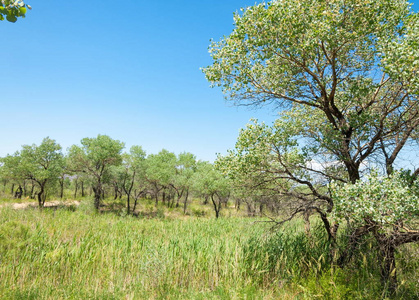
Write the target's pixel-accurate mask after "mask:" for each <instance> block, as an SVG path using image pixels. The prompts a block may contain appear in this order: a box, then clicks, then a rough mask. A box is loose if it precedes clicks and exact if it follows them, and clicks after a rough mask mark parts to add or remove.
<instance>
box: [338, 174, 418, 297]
mask: <svg viewBox="0 0 419 300" xmlns="http://www.w3.org/2000/svg"><path fill="white" fill-rule="evenodd" d="M332 191H333V198H334V203H335V209H334V211H333V214H334V216H335V217H336V218H337V219H340V220H341V221H344V220H350V221H351V223H350V224H351V226H353V227H356V228H358V230H359V228H361V229H363V230H368V231H371V232H372V233H373V235H374V238H375V239H376V241H377V242H378V245H379V255H380V256H381V260H382V261H381V265H380V269H381V277H382V280H383V281H384V283H386V281H387V280H388V281H389V286H390V288H391V289H392V290H395V289H396V286H397V275H396V274H397V273H396V259H395V252H396V249H397V248H398V247H399V246H400V245H403V244H405V243H406V242H411V241H419V231H414V230H412V226H415V224H414V222H415V220H417V219H418V217H419V181H418V180H416V181H413V182H412V181H409V180H406V178H404V176H403V173H399V172H395V173H393V174H392V175H391V176H387V177H382V176H377V175H376V174H371V175H370V176H367V178H365V180H364V181H358V182H356V183H355V184H346V185H343V186H342V185H335V186H333V187H332ZM353 238H357V236H354V237H353ZM352 244H354V243H352ZM345 251H347V252H348V253H349V254H352V251H353V249H346V250H345ZM343 257H345V258H346V259H347V258H348V257H347V256H343Z"/></svg>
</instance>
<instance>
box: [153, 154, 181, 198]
mask: <svg viewBox="0 0 419 300" xmlns="http://www.w3.org/2000/svg"><path fill="white" fill-rule="evenodd" d="M176 161H177V160H176V155H175V154H174V153H173V152H169V151H167V150H166V149H163V150H161V151H160V152H159V153H157V154H150V155H149V156H147V159H146V164H147V169H146V177H147V181H148V182H149V183H150V185H151V188H152V190H153V193H154V198H155V200H156V206H157V203H158V196H159V194H160V192H161V191H162V190H163V199H162V200H163V202H164V201H165V200H166V199H165V198H166V195H165V191H168V189H169V188H170V186H171V184H172V182H173V180H174V177H175V174H176Z"/></svg>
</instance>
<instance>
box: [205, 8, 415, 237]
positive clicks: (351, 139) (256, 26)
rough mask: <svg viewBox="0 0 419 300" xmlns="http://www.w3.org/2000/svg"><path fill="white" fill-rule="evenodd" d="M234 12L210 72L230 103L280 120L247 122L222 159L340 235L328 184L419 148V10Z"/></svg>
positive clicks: (350, 179) (244, 180)
mask: <svg viewBox="0 0 419 300" xmlns="http://www.w3.org/2000/svg"><path fill="white" fill-rule="evenodd" d="M234 20H235V28H234V30H233V32H232V33H231V34H230V35H229V36H227V37H225V38H223V39H222V40H221V41H220V42H214V43H213V44H212V45H211V47H210V52H211V55H212V58H213V60H214V63H213V64H212V65H211V66H209V67H207V68H204V70H203V71H204V73H205V75H206V77H207V79H208V80H209V81H210V82H211V83H212V85H213V86H218V87H221V89H222V90H223V92H224V93H225V95H226V98H227V99H229V100H232V101H234V102H235V103H236V104H238V105H250V106H261V105H265V104H273V105H275V106H276V107H277V108H280V117H279V119H278V120H277V121H276V122H275V124H274V125H273V126H272V127H269V126H266V125H264V124H260V123H258V122H254V123H253V124H249V125H248V127H247V128H246V129H245V130H243V131H242V132H241V134H240V137H239V139H238V143H237V145H236V149H235V151H231V152H230V153H229V155H228V156H227V157H226V158H220V161H219V163H218V165H219V166H220V167H221V168H222V169H223V171H224V172H225V173H226V174H230V175H231V176H233V177H235V178H238V179H239V182H240V184H245V185H247V186H248V187H250V186H252V187H253V188H256V187H257V188H263V189H265V190H270V191H272V192H275V193H277V194H278V195H286V196H287V197H286V198H285V199H286V200H284V201H285V202H286V207H287V209H289V216H290V217H289V218H292V217H294V216H296V215H298V214H300V213H307V212H315V213H317V214H319V216H320V218H321V219H322V221H323V224H324V227H325V229H326V231H327V233H328V235H329V237H330V239H331V241H332V242H333V241H335V239H336V233H337V230H338V228H339V222H334V221H333V218H331V215H330V214H331V212H332V211H333V207H334V205H335V203H334V199H333V198H332V196H331V194H330V190H329V187H328V183H330V182H331V181H332V180H334V181H338V182H342V183H351V184H355V183H356V182H357V181H358V180H360V179H361V178H362V176H363V174H364V173H368V172H369V168H370V167H371V166H376V167H379V166H383V167H384V169H385V171H386V173H387V174H391V173H392V172H393V170H394V164H395V163H396V160H397V158H398V157H399V155H400V153H401V150H402V149H403V148H404V147H405V145H406V144H409V143H410V144H412V145H414V146H415V147H417V141H418V140H417V131H418V125H419V110H418V105H419V101H418V94H419V89H418V86H419V85H418V77H419V76H417V75H418V62H419V52H418V51H417V49H418V48H417V45H418V32H419V31H418V30H417V29H418V28H419V17H418V14H417V13H413V12H411V11H410V5H409V3H408V2H406V1H402V0H374V1H373V0H366V1H358V0H349V1H340V0H330V1H320V0H283V1H272V2H269V3H267V4H265V3H262V4H259V5H255V6H252V7H249V8H247V9H244V10H242V13H241V14H236V15H235V17H234ZM414 173H415V174H418V170H416V172H414ZM289 218H288V219H289ZM365 221H366V220H365ZM369 228H370V227H369ZM355 233H359V234H361V235H364V234H369V233H370V231H361V230H357V229H355V230H354V234H355ZM410 237H412V239H411V240H409V239H405V242H408V241H413V240H414V239H413V237H414V235H410Z"/></svg>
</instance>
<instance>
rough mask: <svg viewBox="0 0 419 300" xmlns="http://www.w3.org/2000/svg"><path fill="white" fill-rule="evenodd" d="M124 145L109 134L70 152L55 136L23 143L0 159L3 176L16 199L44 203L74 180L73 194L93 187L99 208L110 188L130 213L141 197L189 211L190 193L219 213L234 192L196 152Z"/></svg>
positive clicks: (84, 142) (41, 204)
mask: <svg viewBox="0 0 419 300" xmlns="http://www.w3.org/2000/svg"><path fill="white" fill-rule="evenodd" d="M123 149H124V143H122V142H120V141H118V140H113V139H111V138H110V137H109V136H106V135H98V136H97V137H96V138H85V139H83V140H82V141H81V146H78V145H73V146H71V147H70V148H69V149H68V151H67V153H66V154H63V153H62V149H61V146H60V145H59V144H58V143H57V142H56V141H55V140H52V139H50V138H45V139H44V140H43V141H42V143H41V144H40V145H24V146H22V149H21V150H20V151H17V152H16V153H14V154H13V155H7V156H6V157H4V158H2V159H1V167H0V177H1V180H2V183H3V187H4V189H5V187H6V185H7V184H9V185H11V186H12V187H11V192H12V194H13V195H14V196H15V197H19V198H20V197H22V196H27V195H28V197H33V198H34V197H35V196H36V198H37V200H38V204H39V207H43V206H44V204H45V200H46V198H47V191H52V190H54V189H55V190H56V189H57V187H58V188H59V194H60V197H61V198H62V197H63V194H64V189H65V187H66V186H68V185H69V184H70V183H71V186H72V187H73V189H74V197H76V196H77V192H78V191H80V192H81V196H84V195H85V189H86V187H89V188H90V189H91V191H93V195H94V206H95V208H96V209H99V208H100V206H101V201H102V200H103V199H104V197H105V193H106V191H109V190H112V191H113V194H114V195H113V197H114V198H115V199H116V198H122V197H124V198H125V199H126V209H127V213H128V214H130V213H133V212H135V210H136V208H137V204H138V200H139V199H141V198H145V197H152V198H154V199H155V203H156V206H157V204H158V202H159V201H161V202H162V203H163V204H166V205H167V206H171V207H173V206H176V207H179V206H180V205H183V211H184V213H186V210H187V205H188V202H189V201H190V197H191V194H192V193H193V194H194V195H195V196H197V197H201V198H203V199H205V202H209V200H211V202H212V204H213V205H214V210H215V213H216V216H217V217H218V216H219V212H220V209H221V204H222V203H225V202H226V201H227V200H228V198H229V195H230V183H229V181H228V180H227V179H226V178H225V177H224V176H222V175H221V173H220V172H218V171H217V170H215V169H214V166H213V165H212V164H210V163H208V162H204V161H199V160H197V159H196V157H195V155H193V154H192V153H187V152H184V153H180V154H179V155H175V154H174V153H172V152H169V151H167V150H165V149H163V150H162V151H160V152H159V153H157V154H150V155H148V156H147V155H146V152H145V151H144V150H143V149H142V148H141V147H140V146H133V147H131V149H130V150H129V152H123Z"/></svg>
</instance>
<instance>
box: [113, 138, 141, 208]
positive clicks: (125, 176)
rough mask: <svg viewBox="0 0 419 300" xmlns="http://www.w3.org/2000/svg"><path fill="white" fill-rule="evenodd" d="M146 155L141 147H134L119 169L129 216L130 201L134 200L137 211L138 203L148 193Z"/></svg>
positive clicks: (125, 156)
mask: <svg viewBox="0 0 419 300" xmlns="http://www.w3.org/2000/svg"><path fill="white" fill-rule="evenodd" d="M145 161H146V153H145V151H144V150H143V149H142V148H141V146H132V147H131V149H130V152H129V153H124V155H123V159H122V165H121V166H120V167H118V173H119V181H120V183H121V186H122V189H123V191H124V192H125V194H126V195H127V214H130V212H131V204H130V200H131V199H132V198H134V207H133V209H132V212H134V211H135V208H136V206H137V201H138V199H139V197H140V196H142V195H144V194H145V192H146V184H145V181H146V180H145V173H146V163H145Z"/></svg>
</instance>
